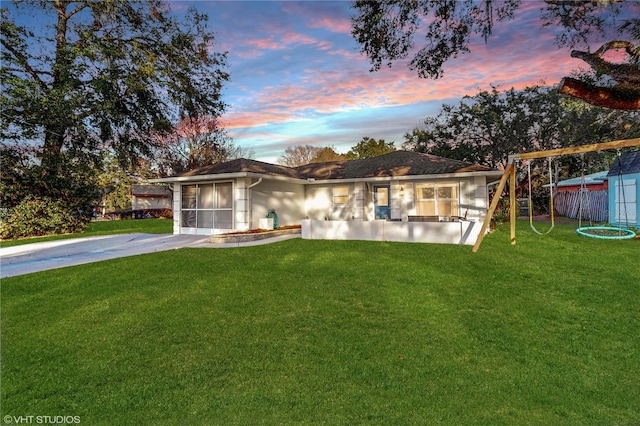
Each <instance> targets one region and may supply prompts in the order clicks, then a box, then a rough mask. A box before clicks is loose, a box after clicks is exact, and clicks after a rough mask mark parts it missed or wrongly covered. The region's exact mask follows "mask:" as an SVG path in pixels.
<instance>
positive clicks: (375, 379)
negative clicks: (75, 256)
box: [0, 221, 640, 425]
mask: <svg viewBox="0 0 640 426" xmlns="http://www.w3.org/2000/svg"><path fill="white" fill-rule="evenodd" d="M131 222H139V221H131ZM518 225H519V229H518V234H517V235H518V243H517V245H515V246H511V245H510V244H509V227H508V226H503V227H499V228H498V230H497V231H496V232H495V233H493V234H491V235H488V236H487V237H486V238H485V240H484V243H483V245H482V247H481V249H480V251H479V252H478V253H475V254H474V253H472V252H471V248H470V247H469V246H456V245H442V244H401V243H378V242H365V241H311V240H301V239H296V240H289V241H285V242H281V243H277V244H274V245H265V246H254V247H244V248H240V249H238V248H236V249H223V250H220V249H182V250H172V251H170V252H162V253H155V254H151V255H143V256H134V257H130V258H123V259H116V260H112V261H106V262H100V263H94V264H89V265H81V266H77V267H71V268H63V269H58V270H52V271H47V272H43V273H38V274H32V275H25V276H20V277H13V278H7V279H3V280H2V286H1V287H0V291H1V292H2V294H1V296H2V314H3V319H2V327H3V328H2V373H3V374H2V378H3V379H2V388H1V391H2V396H1V397H2V408H3V414H11V413H20V412H22V411H21V410H24V409H25V408H24V407H28V409H29V410H32V411H31V412H33V413H47V412H49V413H55V412H59V413H64V414H68V415H74V416H80V418H81V424H91V425H94V424H97V425H112V424H118V425H158V424H166V425H173V424H190V425H208V424H216V425H217V424H224V425H245V424H256V423H260V424H266V425H276V424H277V425H291V424H297V425H312V424H313V425H315V424H332V425H333V424H336V425H338V424H340V425H347V424H349V425H351V424H354V425H355V424H363V425H368V424H376V425H404V424H416V425H430V424H434V425H435V424H463V425H475V424H496V425H529V424H537V425H591V424H598V425H599V424H603V425H614V424H620V425H633V424H638V423H639V422H640V410H638V401H640V386H639V384H638V380H637V377H636V376H637V375H635V374H633V373H632V372H635V371H640V356H639V354H638V349H639V346H638V345H639V343H638V342H640V327H639V326H640V309H638V307H639V306H640V292H638V283H637V281H638V280H637V277H638V276H640V263H639V262H637V259H638V251H639V247H638V241H633V240H627V241H615V242H608V241H597V240H593V239H589V238H582V237H579V236H577V235H576V233H575V230H574V228H573V227H568V226H560V225H558V226H556V229H554V232H552V233H551V234H549V235H548V236H545V237H539V236H537V235H535V234H534V233H533V232H531V231H530V230H528V226H527V224H526V223H519V224H518ZM247 259H251V261H250V262H248V261H247ZM630 372H631V373H630ZM256 419H258V420H256Z"/></svg>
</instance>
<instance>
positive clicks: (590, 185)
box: [558, 170, 609, 192]
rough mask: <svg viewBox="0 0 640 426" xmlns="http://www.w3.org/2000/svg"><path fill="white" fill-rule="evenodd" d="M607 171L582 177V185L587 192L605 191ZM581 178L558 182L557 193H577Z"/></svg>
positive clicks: (580, 185)
mask: <svg viewBox="0 0 640 426" xmlns="http://www.w3.org/2000/svg"><path fill="white" fill-rule="evenodd" d="M607 173H609V172H608V171H607V170H605V171H603V172H597V173H592V174H590V175H584V185H585V187H586V188H587V189H588V190H589V191H606V190H607V188H608V186H607ZM582 180H583V177H575V178H573V179H567V180H561V181H560V182H558V192H564V191H566V192H577V191H579V190H580V188H581V187H582Z"/></svg>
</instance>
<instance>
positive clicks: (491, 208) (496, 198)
mask: <svg viewBox="0 0 640 426" xmlns="http://www.w3.org/2000/svg"><path fill="white" fill-rule="evenodd" d="M513 169H514V167H513V164H509V165H508V166H507V168H506V169H505V170H504V174H503V175H502V179H500V183H499V184H498V188H497V189H496V193H495V195H494V196H493V200H491V205H490V206H489V211H488V212H487V217H485V218H484V223H483V224H482V228H480V234H478V239H477V240H476V243H475V245H474V246H473V252H474V253H476V252H477V251H478V249H479V248H480V244H482V240H483V239H484V234H486V232H487V228H488V227H489V224H490V223H491V218H492V217H493V213H494V212H495V211H496V207H498V201H500V195H501V194H502V191H503V190H504V186H505V184H506V183H507V179H508V178H509V176H510V175H511V171H512V170H513Z"/></svg>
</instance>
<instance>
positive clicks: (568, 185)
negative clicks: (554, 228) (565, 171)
mask: <svg viewBox="0 0 640 426" xmlns="http://www.w3.org/2000/svg"><path fill="white" fill-rule="evenodd" d="M607 173H608V171H606V170H605V171H603V172H597V173H592V174H590V175H585V176H584V177H582V176H580V177H576V178H572V179H567V180H563V181H560V182H558V185H557V188H558V192H557V193H556V195H555V196H554V199H553V204H554V207H555V209H556V211H557V212H558V214H559V215H560V216H566V217H569V218H572V219H578V216H580V215H581V216H582V219H584V220H589V221H592V222H607V221H608V220H609V192H608V190H607V188H608V180H607ZM583 184H584V190H583V191H580V189H581V188H583Z"/></svg>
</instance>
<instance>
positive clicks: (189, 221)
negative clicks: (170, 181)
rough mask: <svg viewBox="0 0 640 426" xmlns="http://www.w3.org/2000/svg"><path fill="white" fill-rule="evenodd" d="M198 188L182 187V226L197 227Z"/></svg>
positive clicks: (192, 186) (193, 186) (191, 186)
mask: <svg viewBox="0 0 640 426" xmlns="http://www.w3.org/2000/svg"><path fill="white" fill-rule="evenodd" d="M197 193H198V188H197V186H196V185H183V186H182V224H181V225H182V226H184V227H186V228H195V227H196V199H197Z"/></svg>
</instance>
